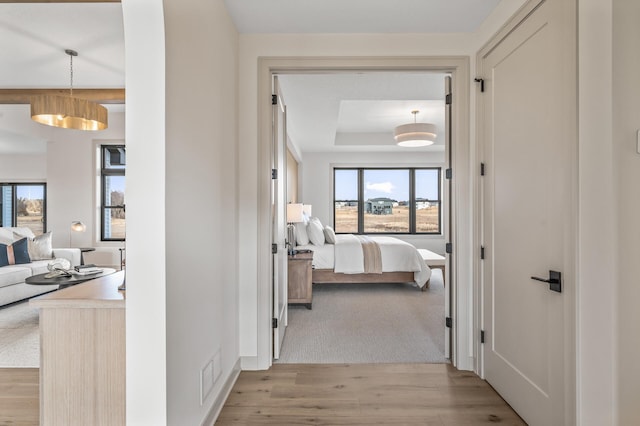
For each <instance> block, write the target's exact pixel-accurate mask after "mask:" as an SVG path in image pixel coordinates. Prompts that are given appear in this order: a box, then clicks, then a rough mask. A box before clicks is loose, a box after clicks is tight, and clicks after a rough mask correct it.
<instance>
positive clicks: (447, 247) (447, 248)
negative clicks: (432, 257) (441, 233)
mask: <svg viewBox="0 0 640 426" xmlns="http://www.w3.org/2000/svg"><path fill="white" fill-rule="evenodd" d="M444 251H445V252H447V253H449V254H451V253H453V244H451V243H447V244H445V246H444Z"/></svg>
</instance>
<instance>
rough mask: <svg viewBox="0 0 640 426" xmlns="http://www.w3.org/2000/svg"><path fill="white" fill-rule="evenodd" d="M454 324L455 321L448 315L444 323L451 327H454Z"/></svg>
mask: <svg viewBox="0 0 640 426" xmlns="http://www.w3.org/2000/svg"><path fill="white" fill-rule="evenodd" d="M452 324H453V321H452V320H451V317H446V318H445V319H444V325H445V326H446V327H447V328H451V327H452Z"/></svg>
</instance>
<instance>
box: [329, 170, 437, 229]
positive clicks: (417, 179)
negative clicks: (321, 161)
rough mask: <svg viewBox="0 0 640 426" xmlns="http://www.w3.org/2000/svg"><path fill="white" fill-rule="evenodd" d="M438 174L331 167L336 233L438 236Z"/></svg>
mask: <svg viewBox="0 0 640 426" xmlns="http://www.w3.org/2000/svg"><path fill="white" fill-rule="evenodd" d="M440 186H441V169H440V168H439V167H432V168H404V169H399V168H395V169H391V168H388V169H381V168H366V169H365V168H348V169H347V168H344V169H342V168H336V169H334V170H333V200H334V202H333V205H334V215H333V225H334V229H335V231H336V233H341V234H344V233H350V234H375V233H386V234H440V233H441V216H442V215H441V205H442V200H441V198H440Z"/></svg>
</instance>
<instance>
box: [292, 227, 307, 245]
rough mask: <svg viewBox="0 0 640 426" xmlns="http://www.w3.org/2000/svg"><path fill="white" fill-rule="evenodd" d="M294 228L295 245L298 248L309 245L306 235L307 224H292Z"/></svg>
mask: <svg viewBox="0 0 640 426" xmlns="http://www.w3.org/2000/svg"><path fill="white" fill-rule="evenodd" d="M294 226H295V227H296V243H298V245H299V246H306V245H307V244H309V235H307V224H306V223H305V222H297V223H294Z"/></svg>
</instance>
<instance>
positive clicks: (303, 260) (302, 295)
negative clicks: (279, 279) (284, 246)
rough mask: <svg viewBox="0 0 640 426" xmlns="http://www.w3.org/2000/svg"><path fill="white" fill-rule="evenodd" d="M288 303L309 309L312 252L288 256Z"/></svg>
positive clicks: (311, 288)
mask: <svg viewBox="0 0 640 426" xmlns="http://www.w3.org/2000/svg"><path fill="white" fill-rule="evenodd" d="M288 258H289V259H288V262H287V263H288V267H287V272H288V285H287V288H288V302H289V304H290V305H291V304H302V305H305V306H306V307H307V309H311V299H312V297H313V293H312V290H313V287H312V284H311V261H312V260H313V252H309V253H296V254H294V255H292V256H288Z"/></svg>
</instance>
